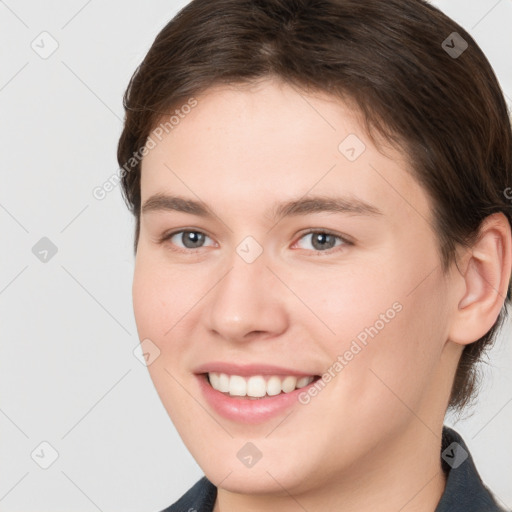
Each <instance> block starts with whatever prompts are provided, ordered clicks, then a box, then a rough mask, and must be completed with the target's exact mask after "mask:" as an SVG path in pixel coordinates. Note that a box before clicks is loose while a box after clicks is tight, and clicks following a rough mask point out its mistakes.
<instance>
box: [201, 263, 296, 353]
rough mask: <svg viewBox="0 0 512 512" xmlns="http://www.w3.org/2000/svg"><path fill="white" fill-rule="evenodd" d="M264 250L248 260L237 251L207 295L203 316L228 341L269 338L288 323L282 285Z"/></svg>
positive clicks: (285, 299) (286, 298) (284, 291)
mask: <svg viewBox="0 0 512 512" xmlns="http://www.w3.org/2000/svg"><path fill="white" fill-rule="evenodd" d="M264 255H265V253H263V254H262V255H260V256H259V257H258V258H257V259H256V260H255V261H253V262H251V263H249V262H247V261H245V260H244V259H243V258H242V257H240V256H239V255H238V254H237V253H235V254H234V256H233V257H232V258H231V259H230V260H229V263H230V264H231V265H230V266H229V268H228V269H227V270H226V271H225V272H224V273H223V277H221V278H220V281H219V282H218V284H217V285H216V286H215V287H214V288H213V290H212V293H211V294H209V302H208V306H207V310H206V311H204V312H203V313H204V315H205V316H204V317H203V318H204V319H205V321H206V322H207V327H208V329H209V330H210V332H214V333H215V334H216V335H217V336H218V337H220V338H222V339H225V340H229V341H230V342H234V343H240V342H247V341H250V340H253V339H256V338H258V339H260V338H273V337H275V336H278V335H279V334H281V333H282V332H284V331H285V330H286V328H287V325H288V320H289V315H288V313H287V306H286V304H287V301H289V299H290V298H289V297H287V295H286V288H285V287H284V286H283V284H282V282H281V281H280V280H279V279H278V278H277V277H276V276H275V274H274V273H273V272H272V271H271V270H270V269H269V268H268V267H267V263H268V262H267V259H266V258H265V256H264Z"/></svg>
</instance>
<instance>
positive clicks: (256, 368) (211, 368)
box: [193, 361, 317, 377]
mask: <svg viewBox="0 0 512 512" xmlns="http://www.w3.org/2000/svg"><path fill="white" fill-rule="evenodd" d="M193 372H194V373H197V374H201V373H209V372H218V373H226V374H228V375H240V376H241V377H244V376H245V377H249V376H251V375H293V376H297V377H309V376H315V375H317V374H316V373H314V372H303V371H299V370H294V369H293V368H285V367H284V366H275V365H268V364H258V363H252V364H235V363H227V362H222V361H213V362H211V363H204V364H202V365H200V366H197V367H196V368H195V369H194V370H193Z"/></svg>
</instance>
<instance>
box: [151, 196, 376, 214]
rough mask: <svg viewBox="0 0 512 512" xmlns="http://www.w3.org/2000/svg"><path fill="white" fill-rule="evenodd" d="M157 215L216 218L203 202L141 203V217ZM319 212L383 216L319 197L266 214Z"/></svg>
mask: <svg viewBox="0 0 512 512" xmlns="http://www.w3.org/2000/svg"><path fill="white" fill-rule="evenodd" d="M158 211H175V212H182V213H189V214H191V215H197V216H198V217H204V218H207V219H212V218H213V217H216V215H214V214H213V213H212V212H211V210H210V208H208V206H207V205H206V204H205V203H203V202H200V201H196V200H193V199H187V198H185V197H181V196H172V195H166V194H161V193H158V194H155V195H152V196H151V197H149V198H148V199H147V200H146V201H145V202H144V204H143V206H142V209H141V212H142V214H145V213H148V212H158ZM322 212H327V213H345V214H350V215H368V216H372V215H382V214H383V212H382V211H381V210H379V209H378V208H377V207H376V206H374V205H372V204H369V203H367V202H365V201H363V200H362V199H359V198H356V197H331V196H322V195H316V196H308V197H303V198H299V199H293V200H290V201H286V202H282V203H275V204H274V205H273V207H272V208H270V210H269V211H268V214H269V215H270V218H271V219H276V218H283V217H291V216H298V215H307V214H311V213H322Z"/></svg>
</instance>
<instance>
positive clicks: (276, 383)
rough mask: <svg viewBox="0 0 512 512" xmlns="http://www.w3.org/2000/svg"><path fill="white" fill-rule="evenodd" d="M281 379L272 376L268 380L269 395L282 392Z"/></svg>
mask: <svg viewBox="0 0 512 512" xmlns="http://www.w3.org/2000/svg"><path fill="white" fill-rule="evenodd" d="M281 391H282V389H281V379H280V378H279V377H275V376H274V377H270V379H268V381H267V395H270V396H274V395H279V393H281Z"/></svg>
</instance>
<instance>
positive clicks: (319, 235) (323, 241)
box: [297, 230, 354, 252]
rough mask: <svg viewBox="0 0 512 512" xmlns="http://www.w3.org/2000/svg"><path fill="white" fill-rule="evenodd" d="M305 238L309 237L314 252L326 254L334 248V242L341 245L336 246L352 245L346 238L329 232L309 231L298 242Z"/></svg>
mask: <svg viewBox="0 0 512 512" xmlns="http://www.w3.org/2000/svg"><path fill="white" fill-rule="evenodd" d="M306 237H311V245H312V247H313V249H314V250H316V252H326V251H329V250H330V249H333V248H335V247H336V240H339V241H340V242H341V244H338V246H339V245H341V246H346V245H354V244H353V243H352V242H351V241H350V240H348V239H347V238H345V237H343V236H341V235H336V234H334V233H331V232H329V231H323V230H316V231H315V230H310V231H308V232H307V233H305V234H303V235H302V236H301V238H300V239H299V240H302V239H303V238H306ZM297 243H298V242H297Z"/></svg>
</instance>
